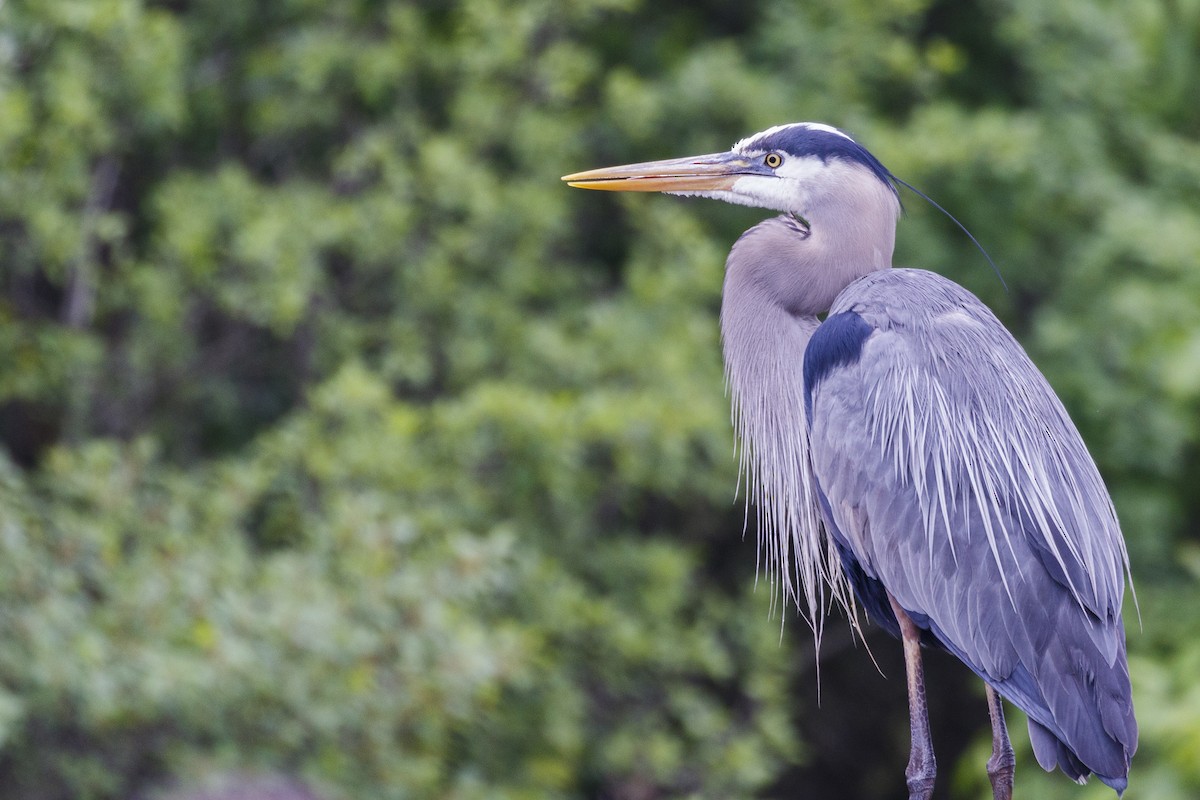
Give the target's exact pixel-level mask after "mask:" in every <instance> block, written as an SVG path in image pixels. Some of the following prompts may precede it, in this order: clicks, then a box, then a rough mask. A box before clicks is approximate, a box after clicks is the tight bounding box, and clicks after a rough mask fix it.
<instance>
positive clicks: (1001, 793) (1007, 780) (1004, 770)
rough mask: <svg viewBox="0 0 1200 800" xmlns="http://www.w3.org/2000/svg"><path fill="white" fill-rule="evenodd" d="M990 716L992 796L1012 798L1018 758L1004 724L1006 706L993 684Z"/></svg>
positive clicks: (989, 692) (989, 695)
mask: <svg viewBox="0 0 1200 800" xmlns="http://www.w3.org/2000/svg"><path fill="white" fill-rule="evenodd" d="M987 700H988V716H989V717H991V718H992V757H991V758H989V759H988V762H987V773H988V777H989V778H991V780H992V796H993V797H994V798H995V800H1012V790H1013V770H1014V769H1015V768H1016V765H1017V759H1016V757H1015V756H1013V749H1012V744H1011V743H1010V742H1009V741H1008V728H1007V727H1006V726H1005V724H1004V707H1003V706H1002V705H1000V695H998V694H997V693H996V690H995V689H993V688H992V687H991V686H988V687H987Z"/></svg>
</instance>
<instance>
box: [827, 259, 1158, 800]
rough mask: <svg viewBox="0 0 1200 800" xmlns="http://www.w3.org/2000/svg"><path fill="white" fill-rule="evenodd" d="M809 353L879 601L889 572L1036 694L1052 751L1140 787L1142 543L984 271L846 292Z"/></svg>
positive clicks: (1026, 694)
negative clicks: (1124, 611) (1010, 327)
mask: <svg viewBox="0 0 1200 800" xmlns="http://www.w3.org/2000/svg"><path fill="white" fill-rule="evenodd" d="M804 367H805V370H804V372H805V392H806V397H807V402H808V404H809V418H810V426H811V446H812V458H813V470H814V474H815V476H816V479H817V482H818V485H819V488H820V492H821V495H822V497H821V499H822V504H823V506H824V508H823V511H824V512H825V516H826V523H827V524H828V525H829V526H830V527H831V529H832V530H831V533H832V535H833V536H834V538H835V539H836V540H837V541H838V543H839V548H840V549H841V551H842V555H843V560H844V562H846V563H845V566H846V569H847V571H848V572H852V573H854V572H855V571H858V575H857V578H856V579H855V580H854V582H855V588H856V591H858V592H859V594H860V599H861V600H862V601H863V604H864V605H865V606H866V607H867V608H868V609H869V610H871V609H878V608H879V607H880V605H881V604H880V602H879V600H880V598H878V597H876V598H871V597H870V596H865V597H864V596H863V595H864V594H865V595H870V594H871V593H872V592H875V593H879V592H881V591H882V590H884V589H886V591H887V592H889V593H891V595H892V596H893V597H894V598H895V599H896V601H897V602H898V603H899V604H900V605H901V606H902V607H903V608H904V609H905V610H906V611H908V612H909V613H910V614H911V615H912V616H913V618H914V620H916V621H917V622H918V624H920V625H921V626H922V627H924V628H925V629H926V630H928V631H929V632H930V633H931V634H932V635H933V636H934V637H935V638H936V640H937V641H938V642H939V643H941V644H942V645H944V646H945V647H946V648H947V649H948V650H950V651H951V652H953V653H955V654H956V655H957V656H958V657H959V658H961V659H962V660H963V661H964V662H965V663H967V665H968V666H970V667H971V668H972V669H973V670H975V672H977V673H978V674H979V675H980V676H981V677H983V678H984V679H985V680H986V681H988V682H989V683H990V684H992V685H993V686H995V687H996V688H997V689H998V690H999V691H1000V692H1001V693H1002V694H1004V695H1005V696H1006V697H1008V698H1009V699H1010V700H1011V701H1012V702H1014V703H1015V704H1016V705H1017V706H1019V707H1020V708H1022V709H1023V710H1024V711H1026V713H1027V714H1029V716H1030V718H1031V723H1030V728H1031V732H1032V733H1033V738H1034V744H1035V750H1036V752H1037V755H1038V760H1039V762H1040V763H1041V764H1042V766H1043V767H1045V768H1047V769H1051V768H1053V766H1054V765H1055V763H1058V765H1059V766H1061V767H1062V768H1063V770H1064V771H1065V772H1067V773H1068V774H1069V775H1071V776H1072V777H1075V778H1081V777H1085V776H1086V774H1087V771H1089V770H1090V771H1093V772H1095V773H1096V774H1097V775H1098V776H1100V777H1101V779H1102V780H1106V782H1109V783H1113V784H1114V785H1119V786H1120V787H1121V788H1123V784H1124V776H1125V774H1126V773H1127V771H1128V763H1129V758H1130V757H1131V756H1132V753H1133V750H1134V749H1135V747H1136V738H1137V728H1136V723H1135V722H1134V719H1133V707H1132V702H1131V700H1130V689H1129V676H1128V668H1127V666H1126V663H1125V637H1124V629H1123V627H1122V623H1121V616H1120V613H1121V601H1122V595H1123V593H1124V588H1125V576H1126V574H1127V557H1126V553H1125V546H1124V542H1123V540H1122V538H1121V533H1120V529H1119V527H1118V524H1117V519H1116V514H1115V512H1114V510H1113V507H1112V503H1111V501H1110V499H1109V496H1108V492H1107V491H1106V489H1105V487H1104V484H1103V481H1102V480H1101V478H1100V475H1099V472H1098V471H1097V469H1096V466H1095V464H1094V462H1093V461H1092V459H1091V457H1090V456H1089V455H1088V452H1087V450H1086V448H1085V446H1084V444H1083V442H1082V439H1081V438H1080V436H1079V434H1078V432H1077V431H1076V429H1075V427H1074V425H1072V423H1071V421H1070V419H1069V418H1068V416H1067V414H1066V412H1065V410H1064V409H1063V407H1062V404H1061V403H1060V402H1059V401H1058V399H1057V398H1056V397H1055V395H1054V392H1053V391H1052V390H1051V389H1050V387H1049V385H1048V384H1047V383H1046V381H1045V379H1044V378H1043V377H1042V375H1041V374H1040V373H1039V372H1038V370H1037V368H1036V367H1034V365H1033V364H1032V362H1031V361H1030V360H1029V358H1028V357H1027V356H1026V354H1025V352H1024V351H1023V350H1022V349H1021V347H1020V345H1019V344H1017V342H1016V341H1015V340H1014V339H1013V338H1012V336H1011V335H1010V334H1009V333H1008V331H1007V330H1005V329H1004V327H1003V326H1002V325H1001V324H1000V322H999V321H998V320H997V319H996V318H995V317H994V316H993V315H992V314H991V312H990V311H988V310H987V308H986V307H985V306H983V304H982V303H980V302H979V301H978V300H977V299H976V298H975V297H974V296H973V295H971V294H970V293H969V292H967V291H966V290H965V289H962V288H961V287H959V286H957V285H956V284H954V283H952V282H950V281H948V280H946V279H944V278H941V277H940V276H937V275H934V274H932V273H928V272H924V271H919V270H891V271H882V272H879V273H875V274H873V275H871V276H868V277H866V278H863V279H861V280H860V281H857V282H855V283H854V284H851V285H850V286H849V287H847V289H846V290H844V291H843V292H842V294H841V295H839V297H838V299H837V301H836V302H835V305H834V307H833V309H832V310H831V312H830V315H829V317H828V319H827V320H826V322H825V323H823V324H822V325H821V327H820V328H818V330H817V332H816V334H815V335H814V336H813V338H812V340H811V342H810V344H809V347H808V349H807V351H806V353H805V365H804ZM882 607H883V608H884V609H886V608H887V603H886V601H883V602H882ZM884 614H885V615H886V616H890V611H887V612H884ZM876 616H880V614H879V613H878V612H876ZM881 621H882V622H883V623H884V624H885V625H888V626H889V627H892V626H894V624H895V623H894V618H893V619H892V620H890V624H889V620H887V619H883V620H881ZM1060 744H1061V745H1062V746H1065V748H1066V749H1065V750H1064V749H1063V747H1061V746H1060ZM1076 759H1077V760H1076ZM1079 762H1082V765H1083V766H1086V769H1081V766H1080V763H1079Z"/></svg>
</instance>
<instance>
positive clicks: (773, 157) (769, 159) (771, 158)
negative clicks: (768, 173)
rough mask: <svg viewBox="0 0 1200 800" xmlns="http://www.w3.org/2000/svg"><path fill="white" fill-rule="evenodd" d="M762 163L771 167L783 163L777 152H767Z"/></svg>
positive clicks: (773, 167)
mask: <svg viewBox="0 0 1200 800" xmlns="http://www.w3.org/2000/svg"><path fill="white" fill-rule="evenodd" d="M763 163H764V164H766V165H767V166H768V167H770V168H771V169H775V168H776V167H778V166H779V165H780V164H782V163H783V156H781V155H779V153H767V155H766V156H765V157H764V158H763Z"/></svg>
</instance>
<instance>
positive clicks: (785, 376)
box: [721, 180, 898, 643]
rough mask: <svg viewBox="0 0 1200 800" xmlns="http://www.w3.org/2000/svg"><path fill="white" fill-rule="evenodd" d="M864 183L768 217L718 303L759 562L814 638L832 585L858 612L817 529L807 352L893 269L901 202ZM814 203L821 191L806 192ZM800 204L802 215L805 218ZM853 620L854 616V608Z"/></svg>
mask: <svg viewBox="0 0 1200 800" xmlns="http://www.w3.org/2000/svg"><path fill="white" fill-rule="evenodd" d="M873 183H874V184H876V185H877V186H878V188H881V189H882V190H883V191H885V192H887V198H886V199H887V202H883V203H881V202H880V194H879V193H878V192H875V193H872V191H871V187H870V186H868V187H867V188H866V189H865V190H864V191H863V192H859V193H856V192H846V191H845V187H842V190H843V194H842V197H843V198H846V197H848V198H849V199H848V200H845V199H843V200H840V201H839V204H838V206H837V207H833V206H832V205H830V204H828V203H819V202H812V203H810V205H812V206H814V208H813V210H808V209H802V210H800V211H799V213H800V214H803V215H804V216H805V218H806V219H807V220H808V221H809V222H810V223H811V226H810V227H806V226H805V225H804V224H803V223H802V222H800V221H799V220H797V219H795V218H794V217H793V216H791V215H784V216H780V217H774V218H771V219H768V220H765V221H763V222H761V223H759V224H758V225H756V226H754V227H753V228H751V229H750V230H749V231H747V232H746V233H745V234H743V235H742V237H741V238H740V239H739V240H738V242H737V243H736V244H735V245H734V247H733V249H732V250H731V251H730V254H729V259H728V262H727V264H726V273H725V288H724V292H723V299H722V304H721V338H722V345H723V349H724V354H725V374H726V379H727V381H728V384H729V388H730V390H731V393H732V400H733V424H734V428H735V429H736V431H737V434H738V438H739V440H740V443H741V447H740V453H739V455H740V459H739V460H740V467H741V476H742V481H743V485H744V486H745V487H746V491H747V495H748V496H747V500H748V501H749V502H750V503H752V504H753V505H754V506H756V507H757V509H758V515H759V520H758V521H759V532H758V542H759V563H760V566H762V565H763V564H764V562H765V565H766V566H767V568H768V572H769V573H771V574H772V582H773V583H774V582H775V581H778V584H777V586H778V588H779V590H780V592H781V594H782V595H783V596H784V597H785V598H786V599H790V600H792V601H794V602H796V604H797V606H798V607H799V608H800V610H801V612H802V613H803V614H804V615H805V616H806V617H807V621H808V623H809V625H810V626H812V628H813V631H814V633H816V634H817V638H818V643H819V641H820V632H821V620H822V619H823V618H824V616H825V614H824V612H825V609H826V605H827V600H826V597H827V596H826V594H825V592H824V590H823V588H822V585H823V584H827V585H828V586H829V587H830V590H831V592H832V597H833V600H834V602H836V603H838V604H840V605H843V606H844V607H846V608H847V609H850V610H852V609H853V594H852V592H851V591H850V588H849V585H848V583H847V582H846V578H845V576H844V574H843V572H842V570H841V567H840V564H839V563H838V560H837V551H836V548H834V547H833V545H832V543H831V542H830V541H827V540H826V534H825V532H824V530H823V529H822V527H821V523H820V511H819V504H818V501H817V489H816V482H815V480H814V478H813V472H812V463H811V457H810V452H809V436H808V424H807V420H806V418H805V409H804V385H803V370H802V367H803V363H804V350H805V348H806V347H807V346H808V341H809V339H810V338H811V337H812V334H813V332H814V331H815V330H816V329H817V326H818V325H819V324H820V323H819V322H818V320H817V317H816V315H817V314H819V313H823V312H825V311H828V310H829V307H830V305H831V304H832V303H833V300H834V298H835V297H836V296H837V294H838V293H839V292H840V291H841V290H842V289H843V288H845V287H846V285H848V284H849V283H851V282H852V281H854V280H856V279H857V278H859V277H862V276H863V275H866V274H868V273H870V272H873V271H875V270H879V269H886V268H888V267H890V266H891V260H892V246H893V243H894V241H895V225H896V212H897V210H898V203H897V202H896V200H895V197H894V195H892V194H891V192H890V190H888V189H887V187H886V186H884V185H883V184H881V183H880V182H879V181H878V180H873ZM812 199H813V200H814V201H818V200H820V199H822V198H820V197H819V196H817V197H813V198H812ZM805 211H808V213H807V214H806V213H805ZM850 618H851V619H855V618H856V617H855V615H854V614H853V613H851V614H850Z"/></svg>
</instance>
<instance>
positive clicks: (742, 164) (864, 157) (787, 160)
mask: <svg viewBox="0 0 1200 800" xmlns="http://www.w3.org/2000/svg"><path fill="white" fill-rule="evenodd" d="M563 180H564V181H566V182H567V183H568V184H569V185H571V186H576V187H579V188H581V189H601V190H606V191H614V192H666V193H667V194H677V195H689V196H699V197H711V198H713V199H716V200H724V201H725V202H727V203H737V204H738V205H745V206H753V207H755V208H766V209H771V210H774V211H785V212H790V213H793V214H796V215H798V216H801V217H803V218H805V219H806V220H807V219H809V218H811V217H812V216H813V215H819V210H820V208H821V207H822V206H824V205H825V204H826V203H827V202H828V201H830V200H834V201H836V200H839V199H841V198H844V196H845V195H846V194H847V193H848V192H861V191H864V190H866V191H868V192H870V193H871V194H877V193H880V191H881V190H883V192H884V196H885V197H886V200H885V202H891V203H894V204H895V211H896V212H898V210H899V200H898V197H897V194H896V187H895V184H894V183H893V178H892V175H891V173H890V172H888V170H887V169H886V168H885V167H884V166H883V165H882V164H881V163H879V161H878V159H876V158H875V157H874V156H873V155H871V153H870V152H868V151H867V149H866V148H865V147H863V146H862V145H860V144H859V143H858V142H856V141H854V140H853V139H852V138H850V137H849V136H848V135H846V134H845V133H843V132H842V131H840V130H838V129H837V128H833V127H830V126H828V125H823V124H821V123H816V122H797V123H792V124H790V125H778V126H776V127H773V128H768V129H767V130H765V131H763V132H761V133H757V134H754V135H753V136H749V137H747V138H745V139H742V140H741V141H740V142H738V143H737V144H735V145H734V146H733V147H732V148H731V149H730V150H729V151H728V152H724V153H711V154H708V155H700V156H688V157H686V158H674V159H667V160H664V161H649V162H645V163H641V164H627V165H624V166H619V167H605V168H602V169H594V170H588V171H586V172H577V173H574V174H572V175H566V176H564V177H563ZM892 218H893V220H894V219H895V216H894V214H893V217H892Z"/></svg>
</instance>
